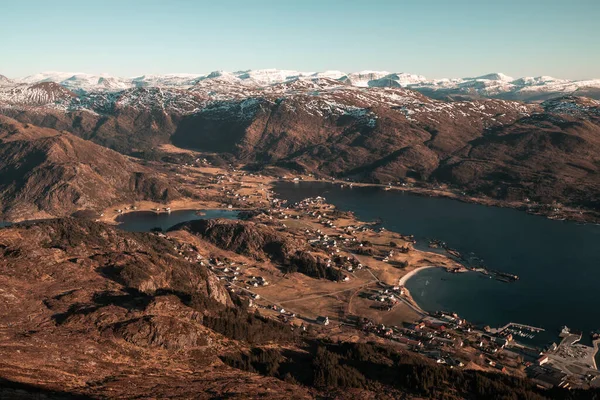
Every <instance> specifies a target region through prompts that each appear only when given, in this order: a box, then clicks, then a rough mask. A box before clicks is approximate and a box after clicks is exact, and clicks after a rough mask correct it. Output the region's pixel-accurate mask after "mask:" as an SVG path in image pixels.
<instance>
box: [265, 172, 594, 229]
mask: <svg viewBox="0 0 600 400" xmlns="http://www.w3.org/2000/svg"><path fill="white" fill-rule="evenodd" d="M299 182H311V183H329V184H332V185H344V186H350V185H351V184H352V186H355V187H377V188H381V189H387V190H394V191H399V192H405V193H410V194H415V195H420V196H426V197H439V198H445V199H450V200H456V201H460V202H462V203H469V204H479V205H482V206H486V207H499V208H508V209H513V210H517V211H523V212H525V213H526V214H529V215H536V216H539V217H544V218H547V219H550V220H554V221H572V222H577V223H584V224H599V223H600V213H598V212H596V211H594V210H591V209H585V208H583V209H573V208H569V207H565V208H564V209H563V210H562V211H563V213H561V214H556V212H555V211H552V210H551V209H550V210H544V209H537V210H531V209H530V208H529V207H530V206H537V207H539V208H543V207H544V205H540V204H537V203H533V204H530V203H527V202H523V201H512V202H511V201H507V200H498V199H494V198H489V197H472V196H466V195H460V194H457V193H454V192H453V191H450V190H444V189H431V188H427V187H403V186H390V185H387V184H383V183H370V182H348V181H343V180H339V179H335V180H328V179H316V178H307V179H305V178H303V179H301V180H300V181H293V180H289V179H275V180H273V183H299ZM388 188H389V189H388ZM350 189H351V187H350Z"/></svg>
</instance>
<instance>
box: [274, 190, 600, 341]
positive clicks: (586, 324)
mask: <svg viewBox="0 0 600 400" xmlns="http://www.w3.org/2000/svg"><path fill="white" fill-rule="evenodd" d="M275 192H276V193H277V194H278V195H279V196H280V197H281V198H284V199H287V200H288V201H291V202H294V201H298V200H301V199H304V198H306V197H313V196H324V197H326V199H327V201H328V202H330V203H332V204H334V205H336V206H337V207H338V208H339V209H341V210H347V211H353V212H354V213H355V215H356V216H357V217H358V218H359V219H361V220H363V221H374V220H380V221H381V225H382V226H384V227H385V228H386V229H389V230H393V231H396V232H400V233H403V234H407V235H409V234H413V235H415V239H417V241H418V242H417V247H418V248H421V249H423V250H430V249H429V248H428V239H437V240H441V241H444V242H446V243H447V245H448V246H450V247H451V248H454V249H457V250H458V251H460V252H461V253H462V254H463V255H466V256H469V257H473V259H481V260H482V262H483V263H484V264H485V266H486V267H487V268H488V269H493V270H499V271H503V272H509V273H513V274H517V275H518V276H519V277H520V279H519V280H518V281H516V282H512V283H505V282H501V281H498V280H496V279H490V278H489V277H487V276H485V275H483V274H479V273H476V272H467V273H461V274H450V273H447V272H446V271H445V270H442V269H440V268H430V269H425V270H423V271H422V272H419V273H417V274H416V275H415V276H414V277H412V278H411V279H409V281H408V282H407V284H406V286H407V288H408V289H409V290H410V292H411V294H412V295H413V297H414V299H415V301H417V303H418V304H419V306H421V308H423V309H424V310H426V311H429V312H434V311H438V310H444V311H452V312H456V313H458V314H459V315H460V316H462V317H463V318H466V319H467V320H469V321H471V322H473V323H475V324H479V325H490V326H492V327H500V326H503V325H505V324H506V323H508V322H518V323H523V324H528V325H533V326H537V327H541V328H544V329H546V332H545V333H542V334H540V335H538V336H537V338H536V339H535V342H536V344H540V343H541V342H542V341H543V342H546V343H547V342H549V341H554V340H557V334H558V332H559V330H560V328H561V327H562V326H563V325H567V326H569V327H570V328H571V329H572V330H577V331H582V332H583V334H584V335H583V337H584V339H585V340H584V342H586V343H589V340H588V339H589V333H590V332H591V331H592V330H597V329H600V301H599V300H600V299H599V298H600V296H599V291H598V288H599V285H600V226H597V225H593V224H587V225H582V224H578V223H575V222H569V221H552V220H549V219H547V218H544V217H540V216H534V215H529V214H526V213H524V212H522V211H517V210H513V209H506V208H498V207H486V206H482V205H478V204H470V203H463V202H459V201H456V200H450V199H445V198H435V197H423V196H418V195H414V194H409V193H405V192H400V191H394V190H391V191H384V190H382V189H380V188H375V187H360V188H359V187H355V188H348V187H345V188H341V187H340V186H339V185H332V184H329V183H309V182H304V183H303V182H300V183H280V184H278V185H277V186H276V187H275Z"/></svg>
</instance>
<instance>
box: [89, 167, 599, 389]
mask: <svg viewBox="0 0 600 400" xmlns="http://www.w3.org/2000/svg"><path fill="white" fill-rule="evenodd" d="M168 168H174V169H176V176H177V179H179V184H180V189H181V190H185V191H186V192H187V193H190V194H191V196H190V197H191V198H195V199H196V200H189V199H188V200H184V201H181V200H180V201H175V202H172V203H169V204H168V205H161V204H156V203H151V202H138V203H136V204H128V205H122V206H119V207H116V208H114V209H110V210H105V211H104V213H102V215H101V216H100V217H99V220H102V221H105V222H109V223H115V220H116V218H117V217H118V216H119V215H122V214H123V213H127V212H133V211H139V210H146V211H148V210H150V211H154V212H157V213H161V212H171V210H173V211H176V210H189V209H198V210H201V209H213V208H220V209H228V210H237V211H239V218H240V219H246V220H251V221H253V222H255V223H258V224H264V225H266V226H269V227H272V228H274V229H276V230H277V231H280V232H282V233H284V234H285V235H288V236H289V237H291V238H293V239H294V240H298V241H303V242H305V243H306V244H307V245H308V246H310V248H311V252H313V253H314V254H317V255H318V256H319V257H321V258H322V259H323V260H325V261H326V265H327V268H328V269H330V270H331V271H334V272H335V274H332V275H331V276H336V277H338V279H335V280H332V279H315V278H313V277H309V276H307V275H305V274H301V273H287V272H285V271H284V270H283V269H282V268H280V266H278V265H276V264H274V263H272V262H270V261H265V262H257V260H255V259H252V258H251V257H247V256H243V255H240V254H236V253H233V252H228V251H225V250H222V249H218V248H216V247H215V248H206V246H204V247H202V246H199V245H198V242H197V238H195V237H193V235H190V234H188V233H186V232H182V231H173V232H167V233H164V232H156V233H155V234H157V235H160V236H164V237H167V238H171V239H173V241H174V245H175V246H177V250H178V251H179V254H180V255H181V256H182V257H184V258H185V259H186V260H188V261H192V262H197V263H199V264H201V265H205V266H207V267H208V268H209V269H211V270H212V271H213V272H214V273H215V274H216V275H217V276H218V277H219V279H221V280H222V281H223V283H224V285H225V286H226V287H227V288H228V290H229V291H230V292H231V293H235V294H236V295H237V296H239V297H240V298H242V299H244V301H245V302H246V304H247V307H248V308H249V309H251V310H254V312H258V313H260V314H262V315H264V316H268V317H271V318H274V319H277V320H279V321H281V322H283V323H285V324H289V325H290V329H294V330H300V331H301V332H302V331H306V330H310V331H311V332H312V333H314V334H317V335H323V336H327V337H329V338H332V339H333V340H335V339H339V340H345V341H375V342H381V343H393V344H394V345H397V346H399V347H401V348H403V349H406V350H407V351H413V352H418V353H420V354H423V355H424V356H426V357H429V358H431V359H432V360H435V362H437V363H439V364H444V365H446V366H447V367H448V368H463V369H475V370H483V371H490V372H497V373H505V374H510V375H515V376H521V377H522V376H529V377H530V378H532V379H533V380H534V381H535V382H536V383H537V384H538V385H540V386H541V387H546V388H550V387H554V386H558V387H563V388H589V387H600V379H599V377H600V372H599V371H598V370H597V367H596V363H595V360H594V357H595V353H596V345H597V343H596V341H594V347H590V346H585V345H583V344H579V342H580V340H581V339H582V334H578V333H571V332H570V331H569V330H568V329H567V328H565V330H564V331H563V332H562V333H561V339H562V340H561V341H560V343H558V344H556V343H554V344H551V345H549V346H548V347H546V348H544V349H540V348H536V347H533V346H528V345H525V344H523V342H526V339H530V338H533V337H534V336H535V335H536V334H537V333H538V332H539V331H541V329H540V328H536V327H532V326H527V325H521V324H517V323H509V324H507V325H506V326H504V327H501V328H497V329H494V328H491V327H487V326H484V327H482V326H475V325H474V324H471V323H469V321H466V320H465V319H463V318H461V317H460V316H459V315H457V314H455V313H453V312H444V311H438V312H435V313H428V312H425V311H424V310H422V309H421V308H420V307H419V306H418V305H417V304H416V302H415V301H414V300H413V298H412V297H411V294H410V292H409V290H408V289H407V288H406V287H405V284H406V282H407V281H408V279H409V278H410V277H411V276H412V275H413V274H414V273H416V272H417V271H420V270H421V269H423V268H432V267H440V268H445V269H446V270H447V271H448V273H462V272H466V271H468V270H469V269H470V270H472V271H475V273H487V274H492V275H494V276H496V278H497V279H499V280H505V281H506V282H510V281H512V280H514V279H518V277H516V276H514V275H511V274H509V273H506V272H498V271H487V270H485V269H482V268H476V267H472V266H468V265H465V264H464V263H463V262H462V260H461V258H460V254H459V253H457V252H456V251H455V250H453V249H450V248H447V246H445V244H443V243H441V242H435V241H432V242H431V243H430V244H429V247H430V248H431V250H432V251H423V250H419V249H417V248H415V240H414V238H413V237H412V236H410V235H404V234H401V233H397V232H391V231H388V230H386V229H385V228H384V227H383V226H380V224H378V223H377V222H363V221H359V220H358V219H357V218H356V217H355V216H354V215H353V214H352V213H351V212H344V211H340V210H338V209H336V208H335V207H334V206H333V205H331V204H328V203H327V200H326V198H324V197H319V196H317V197H313V198H307V199H304V200H302V201H299V202H296V203H288V202H287V201H286V200H283V199H278V198H277V197H276V194H275V193H274V192H273V190H272V184H273V183H274V182H275V181H279V180H283V181H290V182H299V181H302V180H307V181H308V180H321V179H323V178H320V177H314V176H310V175H306V176H302V175H291V174H289V173H285V172H284V173H281V174H278V173H279V171H273V172H271V173H270V174H259V173H251V172H248V171H243V170H241V169H239V168H238V169H236V168H233V167H216V166H213V165H211V164H210V163H209V162H208V161H207V160H206V159H202V158H197V159H195V160H194V161H193V162H189V163H183V164H182V165H179V166H176V167H173V165H172V164H170V165H169V166H168ZM326 180H327V181H330V182H333V184H339V185H343V186H344V187H345V188H347V189H348V190H351V189H352V187H353V186H354V185H358V184H356V183H353V182H340V181H335V180H331V179H326ZM386 188H389V190H392V189H395V187H393V186H386ZM399 189H400V190H406V187H405V186H401V187H399ZM442 250H443V251H442ZM523 339H525V340H523Z"/></svg>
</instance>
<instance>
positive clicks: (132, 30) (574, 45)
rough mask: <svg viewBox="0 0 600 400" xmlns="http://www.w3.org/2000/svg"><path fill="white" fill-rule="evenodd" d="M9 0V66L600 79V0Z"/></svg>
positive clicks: (127, 73) (8, 71)
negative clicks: (93, 0) (100, 0)
mask: <svg viewBox="0 0 600 400" xmlns="http://www.w3.org/2000/svg"><path fill="white" fill-rule="evenodd" d="M481 3H482V4H472V2H471V1H466V0H458V1H453V2H447V1H444V0H425V1H412V0H407V1H402V2H399V1H387V0H380V1H372V2H366V1H356V0H354V1H353V0H348V1H339V0H330V1H325V2H317V1H314V0H307V1H304V2H302V3H301V4H297V3H291V2H275V1H270V0H268V1H267V0H263V1H257V2H255V3H247V2H242V1H234V0H228V1H222V2H219V3H218V4H215V3H213V2H204V1H190V0H174V1H171V2H169V3H165V2H162V1H157V0H149V1H136V0H131V1H126V2H122V1H120V2H119V1H115V0H108V1H105V2H103V3H101V5H99V6H97V5H93V4H90V3H86V2H81V1H74V0H58V1H54V2H51V3H49V2H45V1H41V0H30V1H19V2H17V1H7V2H5V4H3V16H4V18H3V24H2V26H0V35H2V37H4V38H9V40H4V41H2V42H0V51H1V52H2V54H3V57H2V59H1V60H0V74H2V75H5V76H7V77H9V78H12V79H15V78H22V77H25V76H29V75H33V74H36V73H41V72H44V71H61V72H62V71H75V72H81V73H89V74H100V73H106V74H108V75H113V76H119V77H134V76H140V75H144V74H161V75H162V74H168V73H193V74H206V73H209V72H211V71H216V70H225V71H240V70H246V69H252V70H256V69H269V68H276V69H289V70H298V71H303V72H304V71H306V72H322V71H326V70H340V71H344V72H358V71H362V70H381V71H389V72H406V73H411V74H418V75H423V76H425V77H427V78H429V79H435V78H464V77H473V76H480V75H485V74H488V73H492V72H501V73H504V74H506V75H509V76H512V77H515V78H520V77H524V76H541V75H549V76H553V77H556V78H563V79H576V80H582V79H594V78H600V71H599V67H598V65H600V51H597V50H596V51H594V49H597V47H598V46H597V43H596V40H597V39H596V38H597V37H598V36H599V34H600V27H599V26H598V24H597V19H598V17H599V16H600V2H597V1H595V0H574V1H572V2H569V3H566V2H562V1H558V0H530V1H527V2H523V1H516V0H504V1H497V2H494V3H490V2H481Z"/></svg>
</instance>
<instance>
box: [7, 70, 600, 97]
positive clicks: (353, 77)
mask: <svg viewBox="0 0 600 400" xmlns="http://www.w3.org/2000/svg"><path fill="white" fill-rule="evenodd" d="M314 80H322V81H330V82H331V84H332V85H341V84H343V85H350V86H355V87H364V88H366V87H397V88H398V87H402V88H408V89H413V90H416V91H419V92H422V93H424V94H426V95H428V96H431V97H435V98H448V97H453V96H460V97H465V96H466V97H493V98H502V99H510V100H524V101H540V100H546V99H548V98H552V97H557V96H562V95H566V94H575V95H578V94H579V95H582V96H588V97H593V98H599V97H600V79H593V80H583V81H576V80H567V79H557V78H553V77H550V76H538V77H523V78H512V77H509V76H506V75H504V74H501V73H492V74H487V75H482V76H477V77H468V78H460V79H427V78H425V77H424V76H422V75H415V74H408V73H402V72H400V73H392V72H388V71H361V72H352V73H346V72H342V71H324V72H300V71H293V70H278V69H263V70H247V71H238V72H225V71H215V72H211V73H209V74H167V75H142V76H137V77H133V78H121V77H114V76H109V75H106V74H100V75H92V74H85V73H70V72H44V73H39V74H35V75H30V76H27V77H25V78H21V79H14V80H11V79H8V78H6V77H4V76H2V75H0V87H1V88H2V89H3V90H4V91H5V90H7V89H11V90H15V89H18V88H19V87H24V86H32V85H37V84H41V83H56V84H59V85H60V86H62V87H63V88H65V89H67V90H70V91H72V92H74V93H76V94H83V93H93V92H104V93H106V92H109V93H110V92H120V91H123V90H127V89H132V88H140V87H146V88H178V89H191V88H194V87H195V86H202V87H205V88H208V87H210V86H211V85H215V86H218V87H220V88H221V89H222V88H223V87H224V86H227V87H230V88H234V87H238V89H241V88H244V89H246V88H247V89H257V88H264V87H268V86H271V85H276V84H282V83H283V84H285V83H293V82H296V81H301V82H302V81H306V82H310V81H314Z"/></svg>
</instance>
